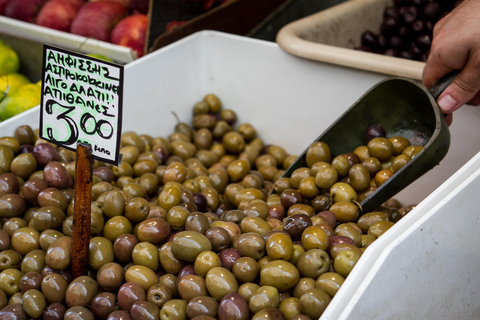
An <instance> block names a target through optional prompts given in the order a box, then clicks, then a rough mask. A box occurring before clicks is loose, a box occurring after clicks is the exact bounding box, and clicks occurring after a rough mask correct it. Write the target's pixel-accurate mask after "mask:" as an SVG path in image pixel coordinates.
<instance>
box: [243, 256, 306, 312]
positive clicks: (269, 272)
mask: <svg viewBox="0 0 480 320" xmlns="http://www.w3.org/2000/svg"><path fill="white" fill-rule="evenodd" d="M299 278H300V273H299V271H298V269H297V268H296V267H295V266H294V265H293V264H291V263H290V262H288V261H283V260H274V261H272V262H269V263H268V264H267V265H265V266H264V267H263V268H262V270H261V271H260V283H261V284H262V285H264V286H272V287H275V288H276V289H278V290H279V291H280V292H281V291H286V290H290V289H291V288H293V287H294V286H295V285H296V284H297V282H298V280H299ZM252 311H253V310H252Z"/></svg>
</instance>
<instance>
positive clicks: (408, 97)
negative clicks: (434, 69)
mask: <svg viewBox="0 0 480 320" xmlns="http://www.w3.org/2000/svg"><path fill="white" fill-rule="evenodd" d="M456 74H457V73H456V72H455V73H451V74H448V75H447V76H446V77H444V78H443V79H441V80H440V81H438V83H437V84H436V85H435V86H434V87H433V88H432V89H431V90H430V91H429V90H427V89H426V88H425V87H423V86H421V85H419V84H418V83H416V82H414V81H411V80H408V79H403V78H392V79H386V80H384V81H382V82H380V83H378V84H376V85H375V86H374V87H372V88H371V89H370V90H369V91H367V92H366V93H365V94H364V95H363V96H362V97H361V98H360V99H359V100H358V101H357V102H356V103H355V104H354V105H353V106H351V107H350V108H349V109H348V110H347V111H346V112H345V113H344V114H343V115H342V116H341V117H340V118H339V119H338V120H337V121H336V122H335V123H333V124H332V125H331V126H330V127H329V128H328V129H327V130H325V131H324V132H323V133H322V134H321V135H320V136H319V137H318V138H317V139H316V140H315V141H314V142H317V141H322V142H325V143H326V144H327V145H328V146H329V147H330V152H331V154H332V159H333V158H334V157H335V156H338V155H341V154H344V153H349V152H353V150H354V149H355V148H356V147H358V146H361V145H366V142H365V132H366V130H367V128H368V127H370V126H371V125H373V124H379V125H381V126H382V127H383V128H384V129H385V131H386V134H387V138H388V137H393V136H403V137H405V138H407V139H409V140H410V142H411V143H412V145H422V146H424V148H423V149H422V150H421V151H420V152H419V153H418V154H417V155H416V156H415V157H413V158H412V160H410V161H409V162H408V163H407V164H406V165H405V166H404V167H403V168H401V169H400V170H399V171H397V172H396V173H395V174H394V175H393V176H392V177H391V178H390V179H388V180H387V181H386V182H384V183H383V184H382V185H381V186H380V187H378V188H377V189H376V191H375V192H373V193H372V194H371V195H370V196H368V197H367V198H366V199H364V200H363V201H362V202H361V203H360V206H361V208H362V213H366V212H370V211H373V210H375V208H377V207H378V206H380V205H381V204H383V203H384V202H385V201H387V200H388V199H390V198H392V197H393V196H394V195H395V194H397V193H398V192H400V191H401V190H402V189H404V188H405V187H406V186H408V185H409V184H410V183H412V182H413V181H415V180H416V179H418V178H419V177H420V176H422V175H423V174H425V173H426V172H427V171H429V170H430V169H432V168H433V167H435V166H436V165H438V164H439V163H440V161H441V160H442V159H443V158H444V157H445V155H446V154H447V151H448V148H449V146H450V131H449V129H448V125H447V123H446V122H445V119H444V115H443V114H442V113H441V111H440V109H439V108H438V106H437V104H436V99H437V98H438V96H439V95H440V93H441V92H443V90H444V89H445V88H446V87H447V86H448V84H450V82H451V81H452V80H453V79H454V78H455V75H456ZM314 142H312V143H314ZM307 150H308V148H307ZM307 150H305V151H304V152H303V153H302V154H301V155H300V156H299V157H298V158H297V160H296V161H295V162H294V163H293V164H292V165H291V166H290V167H289V168H288V169H287V170H286V172H285V173H284V175H283V177H290V176H291V174H292V173H293V171H295V170H296V169H298V168H300V167H306V166H307V165H306V160H305V157H306V153H307Z"/></svg>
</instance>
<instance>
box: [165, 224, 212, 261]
mask: <svg viewBox="0 0 480 320" xmlns="http://www.w3.org/2000/svg"><path fill="white" fill-rule="evenodd" d="M210 250H212V245H211V243H210V241H209V240H208V238H207V237H205V236H204V235H203V234H201V233H198V232H195V231H182V232H179V233H177V234H176V235H175V237H174V238H173V244H172V253H173V255H174V256H175V257H176V258H177V259H181V260H184V261H188V262H193V261H195V259H196V257H197V256H198V255H199V254H200V253H201V252H202V251H210Z"/></svg>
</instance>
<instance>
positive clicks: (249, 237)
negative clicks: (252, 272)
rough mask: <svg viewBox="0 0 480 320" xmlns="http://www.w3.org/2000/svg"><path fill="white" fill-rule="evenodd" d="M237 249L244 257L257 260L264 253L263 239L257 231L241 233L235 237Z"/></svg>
mask: <svg viewBox="0 0 480 320" xmlns="http://www.w3.org/2000/svg"><path fill="white" fill-rule="evenodd" d="M237 250H238V251H239V252H240V254H241V255H242V256H244V257H251V258H253V259H255V260H259V259H260V258H261V257H263V256H264V254H265V240H264V239H263V237H262V236H261V235H259V234H258V233H254V232H247V233H242V234H241V235H240V236H239V237H238V239H237Z"/></svg>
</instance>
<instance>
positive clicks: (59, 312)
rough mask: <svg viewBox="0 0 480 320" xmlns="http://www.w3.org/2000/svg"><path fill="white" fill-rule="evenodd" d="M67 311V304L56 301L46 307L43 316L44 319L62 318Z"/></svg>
mask: <svg viewBox="0 0 480 320" xmlns="http://www.w3.org/2000/svg"><path fill="white" fill-rule="evenodd" d="M66 311H67V307H65V305H63V304H61V303H58V302H54V303H50V304H49V305H48V306H47V307H46V308H45V310H44V311H43V315H42V317H43V319H44V320H62V319H63V316H64V314H65V312H66Z"/></svg>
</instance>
